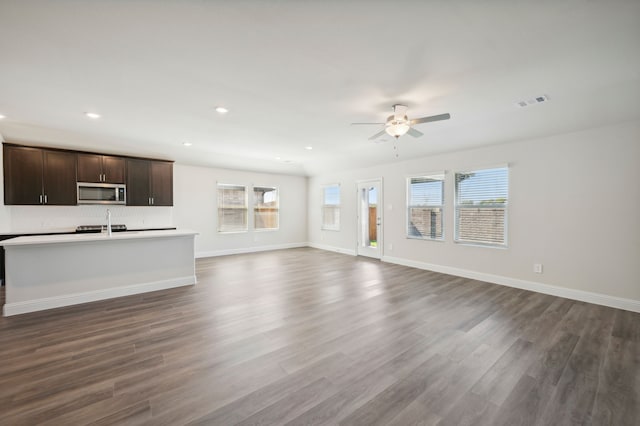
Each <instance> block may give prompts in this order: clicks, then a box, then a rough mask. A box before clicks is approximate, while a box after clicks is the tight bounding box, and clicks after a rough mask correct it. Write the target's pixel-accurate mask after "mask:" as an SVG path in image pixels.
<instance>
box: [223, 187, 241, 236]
mask: <svg viewBox="0 0 640 426" xmlns="http://www.w3.org/2000/svg"><path fill="white" fill-rule="evenodd" d="M246 230H247V188H246V187H245V186H240V185H226V184H218V232H244V231H246Z"/></svg>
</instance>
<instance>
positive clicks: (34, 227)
mask: <svg viewBox="0 0 640 426" xmlns="http://www.w3.org/2000/svg"><path fill="white" fill-rule="evenodd" d="M5 208H6V209H9V210H10V212H9V217H10V219H9V220H10V222H11V225H10V227H9V230H10V231H11V232H45V231H52V232H53V231H58V230H68V229H75V228H76V227H77V226H79V225H100V224H106V215H107V209H109V210H111V223H113V224H124V225H127V228H128V229H141V228H167V227H173V208H172V207H127V206H101V205H87V206H5Z"/></svg>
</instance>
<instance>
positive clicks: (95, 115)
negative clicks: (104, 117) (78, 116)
mask: <svg viewBox="0 0 640 426" xmlns="http://www.w3.org/2000/svg"><path fill="white" fill-rule="evenodd" d="M84 115H86V116H87V117H89V118H93V119H94V120H95V119H98V118H100V114H96V113H95V112H85V113H84Z"/></svg>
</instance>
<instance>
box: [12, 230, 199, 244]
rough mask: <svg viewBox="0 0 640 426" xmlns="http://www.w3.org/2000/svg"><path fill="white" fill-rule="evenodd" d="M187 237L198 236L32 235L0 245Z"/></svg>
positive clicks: (133, 233)
mask: <svg viewBox="0 0 640 426" xmlns="http://www.w3.org/2000/svg"><path fill="white" fill-rule="evenodd" d="M189 235H193V236H195V235H198V233H197V232H195V231H192V230H189V229H173V230H162V231H125V232H113V233H112V234H111V236H110V237H109V236H107V234H106V232H105V233H88V234H59V235H33V236H28V237H16V238H12V239H10V240H5V241H0V245H2V246H4V247H9V246H26V245H34V244H62V243H82V242H94V241H118V240H132V239H141V238H167V237H184V236H189Z"/></svg>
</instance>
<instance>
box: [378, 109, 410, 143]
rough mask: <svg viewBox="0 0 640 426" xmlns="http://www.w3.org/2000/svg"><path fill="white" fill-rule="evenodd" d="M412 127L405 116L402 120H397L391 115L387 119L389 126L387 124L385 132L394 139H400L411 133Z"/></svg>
mask: <svg viewBox="0 0 640 426" xmlns="http://www.w3.org/2000/svg"><path fill="white" fill-rule="evenodd" d="M410 128H411V125H410V124H409V119H408V118H407V116H406V115H405V116H404V117H402V118H401V119H397V118H395V116H393V115H390V116H389V118H387V124H385V127H384V131H385V132H387V133H388V134H389V135H391V136H393V137H394V138H399V137H400V136H402V135H404V134H405V133H407V132H408V131H409V129H410Z"/></svg>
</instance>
